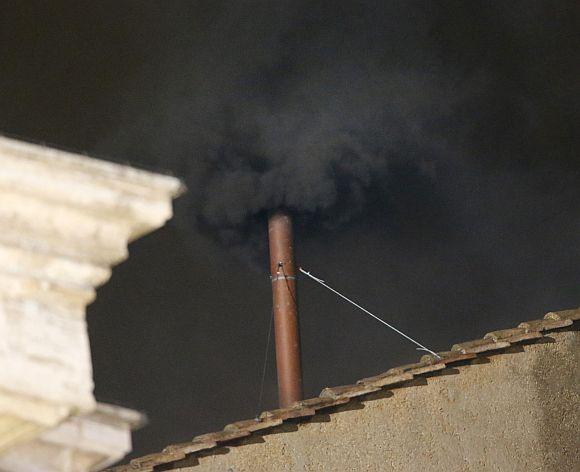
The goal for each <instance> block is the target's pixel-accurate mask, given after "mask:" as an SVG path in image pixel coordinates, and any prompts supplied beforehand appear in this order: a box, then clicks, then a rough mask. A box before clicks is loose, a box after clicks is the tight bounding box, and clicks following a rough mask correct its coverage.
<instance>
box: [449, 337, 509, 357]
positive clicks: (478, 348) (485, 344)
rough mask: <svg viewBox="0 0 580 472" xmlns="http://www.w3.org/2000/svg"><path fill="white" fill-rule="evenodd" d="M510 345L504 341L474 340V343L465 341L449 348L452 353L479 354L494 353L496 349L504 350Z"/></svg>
mask: <svg viewBox="0 0 580 472" xmlns="http://www.w3.org/2000/svg"><path fill="white" fill-rule="evenodd" d="M509 346H510V343H508V342H505V341H498V342H495V341H493V340H492V339H475V340H474V341H466V342H463V343H458V344H454V345H453V346H452V347H451V350H452V351H459V352H462V353H464V354H467V353H473V354H479V353H481V352H488V351H495V350H497V349H504V348H506V347H509Z"/></svg>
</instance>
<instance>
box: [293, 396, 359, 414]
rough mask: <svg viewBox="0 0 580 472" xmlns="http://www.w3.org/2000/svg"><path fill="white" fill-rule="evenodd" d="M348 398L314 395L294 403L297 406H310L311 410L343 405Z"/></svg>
mask: <svg viewBox="0 0 580 472" xmlns="http://www.w3.org/2000/svg"><path fill="white" fill-rule="evenodd" d="M349 401H350V398H348V397H338V398H324V397H322V398H321V397H314V398H308V399H307V400H300V401H298V402H296V403H295V405H297V406H299V407H306V408H312V409H313V410H316V411H318V410H323V409H325V408H332V407H333V406H338V405H343V404H345V403H348V402H349Z"/></svg>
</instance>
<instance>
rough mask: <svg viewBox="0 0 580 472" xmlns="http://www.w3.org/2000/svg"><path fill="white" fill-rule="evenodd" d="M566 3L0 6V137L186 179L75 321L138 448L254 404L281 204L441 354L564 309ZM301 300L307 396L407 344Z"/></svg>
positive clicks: (371, 298)
mask: <svg viewBox="0 0 580 472" xmlns="http://www.w3.org/2000/svg"><path fill="white" fill-rule="evenodd" d="M576 3H577V2H574V1H560V2H541V1H530V0H526V1H511V2H504V1H498V2H489V1H486V2H476V1H470V2H465V1H442V2H413V1H388V2H378V1H377V2H364V1H362V2H361V1H358V2H352V3H349V2H339V3H337V2H336V1H333V2H300V1H293V2H283V1H277V2H249V1H242V2H217V1H206V2H202V1H190V2H180V1H171V2H153V1H139V2H137V1H124V2H118V1H116V2H111V1H102V2H84V1H74V2H73V1H70V2H63V1H52V2H45V1H42V2H41V1H38V2H37V1H28V0H27V1H15V0H14V1H5V2H3V3H2V9H1V13H0V15H1V16H0V64H1V69H0V132H2V133H5V134H8V135H15V136H18V137H22V138H24V139H28V140H32V141H39V142H46V143H50V144H52V145H55V146H57V147H63V148H67V149H72V150H76V151H83V152H87V153H89V154H91V155H95V156H100V157H104V158H106V159H110V160H115V161H120V162H126V163H131V164H133V165H136V166H142V167H146V168H153V169H155V170H160V171H162V170H163V171H167V172H171V173H173V174H175V175H178V176H180V177H181V178H183V179H184V180H185V181H186V182H187V184H188V186H189V188H190V192H189V194H188V195H187V196H185V197H182V198H181V199H180V200H179V201H178V202H177V203H176V218H175V219H174V220H172V221H171V222H170V223H169V224H168V225H167V226H166V227H165V228H163V229H161V230H159V231H157V232H156V233H154V234H151V235H150V236H147V237H145V238H143V239H142V240H140V241H137V242H136V243H134V244H133V245H132V246H131V248H130V252H131V256H130V259H129V260H128V261H127V262H125V263H123V264H121V265H120V266H118V267H117V268H116V270H115V271H114V273H113V277H112V278H111V280H110V282H109V283H108V284H106V285H105V286H103V287H102V288H101V289H99V293H98V298H97V301H96V302H95V303H94V304H93V305H91V306H90V307H89V310H88V323H89V329H90V336H91V344H92V355H93V364H94V376H95V382H96V396H97V398H98V399H99V400H102V401H109V402H114V403H119V404H121V405H126V406H130V407H134V408H137V409H140V410H143V411H146V412H147V413H148V414H149V417H150V421H151V422H150V424H149V426H147V427H146V428H145V429H143V430H141V431H139V432H137V433H136V434H135V453H136V454H144V453H147V452H151V451H153V450H156V449H159V448H161V447H163V446H164V445H166V444H168V443H171V442H178V441H183V440H187V439H190V438H191V437H193V436H194V435H196V434H199V433H202V432H206V431H211V430H214V429H218V428H221V427H222V426H223V425H224V424H226V423H228V422H231V421H233V420H237V419H242V418H248V417H252V416H253V415H255V414H256V413H257V412H258V411H257V410H258V407H259V406H258V400H257V397H258V391H259V383H260V375H261V368H262V362H263V355H264V347H265V339H266V332H267V327H268V319H269V316H270V293H269V281H268V278H267V273H266V271H267V266H266V253H265V248H264V242H265V241H264V237H265V235H266V233H265V226H264V215H265V214H266V213H267V211H268V210H269V209H271V208H273V207H275V206H277V205H280V204H284V205H287V206H289V207H290V208H292V209H293V210H294V212H295V214H296V215H297V218H298V225H297V246H298V257H299V262H300V263H301V264H302V265H303V266H304V267H306V268H308V269H310V270H312V271H313V273H314V274H316V275H319V276H321V277H323V278H325V279H326V280H327V281H328V282H329V283H331V284H332V285H335V286H336V287H337V288H339V289H341V290H344V291H345V292H346V293H347V294H350V295H352V296H353V297H354V298H356V299H358V300H360V301H362V302H363V304H364V305H366V306H367V307H368V308H369V309H371V311H376V312H377V313H380V314H382V315H383V316H384V317H385V318H386V319H388V320H390V321H391V322H393V323H394V324H396V325H397V326H398V327H400V328H401V329H402V330H403V331H407V332H409V333H411V334H412V335H414V336H415V337H416V338H418V339H419V340H421V341H422V342H423V343H424V344H426V345H427V346H429V347H432V348H434V349H438V350H444V349H447V348H448V347H449V346H450V345H451V344H453V343H454V342H457V341H460V340H465V339H470V338H474V337H480V336H482V335H483V334H484V333H485V332H487V331H491V330H493V329H500V328H504V327H510V326H512V325H514V324H516V323H517V322H518V321H521V320H523V319H530V318H534V317H538V316H540V315H542V314H543V313H544V312H546V311H548V310H551V309H560V308H567V307H573V306H578V305H580V204H579V201H580V200H579V199H580V158H579V157H578V138H577V136H575V134H574V131H575V128H577V125H578V123H579V122H580V120H579V118H580V117H579V113H578V97H579V96H580V90H579V81H578V77H579V76H580V74H579V72H580V70H579V66H578V65H579V64H580V54H579V52H578V51H579V50H580V48H578V39H579V37H578V31H580V24H579V21H578V13H579V11H578V7H577V6H576ZM299 289H300V307H301V330H302V342H303V363H304V385H305V394H306V395H309V396H311V395H315V394H317V393H318V392H319V391H320V390H321V389H322V388H323V387H325V386H328V385H339V384H342V383H350V382H352V381H353V380H355V379H357V378H361V377H365V376H369V375H373V374H376V373H378V372H381V371H384V370H386V369H387V368H389V367H391V366H393V365H396V364H398V363H405V362H410V361H413V360H415V359H416V358H417V357H418V355H419V354H418V353H417V352H415V351H414V348H413V346H412V345H410V344H409V343H408V342H406V341H405V340H403V339H401V338H398V337H396V335H394V334H393V333H391V332H389V331H387V330H386V329H384V328H383V327H381V326H380V325H378V324H377V323H376V322H374V321H373V320H370V319H368V318H366V317H364V315H362V314H360V313H357V312H355V311H353V309H351V308H350V307H349V306H346V305H345V304H344V303H343V302H340V301H339V300H337V299H335V298H334V297H333V296H332V295H331V294H329V293H327V292H325V291H324V289H322V288H321V287H318V286H314V285H313V283H311V282H310V281H308V280H302V281H301V282H300V287H299ZM275 404H276V385H275V372H274V368H273V362H272V357H270V368H269V370H268V375H267V382H266V389H265V399H264V405H263V408H271V407H274V406H275Z"/></svg>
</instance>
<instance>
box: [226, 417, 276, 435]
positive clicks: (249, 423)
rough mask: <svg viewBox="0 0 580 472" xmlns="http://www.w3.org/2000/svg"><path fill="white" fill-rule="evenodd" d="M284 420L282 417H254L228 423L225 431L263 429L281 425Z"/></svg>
mask: <svg viewBox="0 0 580 472" xmlns="http://www.w3.org/2000/svg"><path fill="white" fill-rule="evenodd" d="M283 422H284V420H283V419H282V418H253V419H251V420H242V421H236V422H235V423H230V424H228V425H226V427H225V428H224V431H249V432H251V433H253V432H254V431H261V430H264V429H268V428H273V427H274V426H279V425H281V424H282V423H283Z"/></svg>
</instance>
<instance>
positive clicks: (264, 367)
mask: <svg viewBox="0 0 580 472" xmlns="http://www.w3.org/2000/svg"><path fill="white" fill-rule="evenodd" d="M273 319H274V309H272V311H270V324H269V325H268V340H267V341H266V351H265V353H264V364H263V366H262V381H261V382H260V395H259V397H258V415H259V414H260V412H261V410H262V400H263V398H264V382H265V381H266V370H267V368H268V353H269V352H270V338H271V337H272V320H273Z"/></svg>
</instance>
